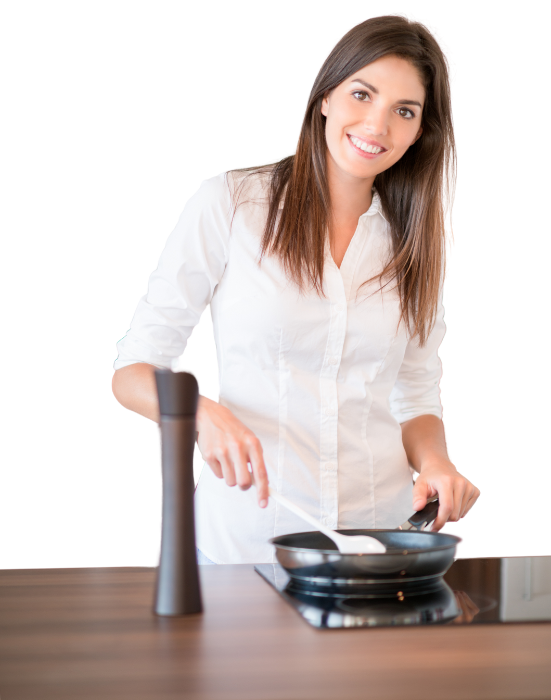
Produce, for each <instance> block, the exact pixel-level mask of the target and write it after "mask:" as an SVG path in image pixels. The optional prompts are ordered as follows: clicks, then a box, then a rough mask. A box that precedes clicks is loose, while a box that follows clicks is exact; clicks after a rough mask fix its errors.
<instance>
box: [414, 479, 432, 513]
mask: <svg viewBox="0 0 551 700" xmlns="http://www.w3.org/2000/svg"><path fill="white" fill-rule="evenodd" d="M428 497H429V485H428V484H427V483H426V482H425V480H424V479H421V477H418V479H417V481H416V482H415V485H414V487H413V508H414V509H415V510H423V508H424V507H425V506H426V505H427V498H428Z"/></svg>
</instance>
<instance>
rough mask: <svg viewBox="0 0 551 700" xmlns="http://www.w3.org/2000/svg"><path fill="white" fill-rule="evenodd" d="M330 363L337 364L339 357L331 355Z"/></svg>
mask: <svg viewBox="0 0 551 700" xmlns="http://www.w3.org/2000/svg"><path fill="white" fill-rule="evenodd" d="M328 362H329V364H330V365H336V364H337V358H336V357H330V358H329V360H328Z"/></svg>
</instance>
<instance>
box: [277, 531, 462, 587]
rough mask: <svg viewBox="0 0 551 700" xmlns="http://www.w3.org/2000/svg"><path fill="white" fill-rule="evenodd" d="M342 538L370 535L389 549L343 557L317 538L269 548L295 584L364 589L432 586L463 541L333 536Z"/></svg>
mask: <svg viewBox="0 0 551 700" xmlns="http://www.w3.org/2000/svg"><path fill="white" fill-rule="evenodd" d="M337 532H340V533H342V534H344V535H368V536H370V537H375V538H376V539H378V540H379V541H381V542H382V543H383V544H384V545H385V546H386V548H387V551H386V552H385V553H384V554H341V553H340V552H339V550H338V549H337V546H336V545H335V544H334V543H333V542H332V541H331V540H330V539H329V538H328V537H326V536H325V535H323V534H322V533H321V532H298V533H293V534H290V535H280V536H279V537H274V538H272V539H271V540H270V542H271V543H272V544H273V545H274V547H275V549H276V557H277V560H278V562H279V563H280V564H281V566H282V567H283V568H284V569H285V570H286V571H287V573H288V574H289V575H290V576H291V577H292V578H293V579H296V580H297V581H301V582H303V583H306V584H314V585H315V584H318V585H324V586H326V585H355V584H358V585H365V584H369V583H377V584H381V583H385V582H388V583H390V582H393V583H396V582H397V581H400V580H401V581H404V583H405V584H407V583H408V582H410V583H412V582H420V581H422V580H427V581H430V580H431V579H434V578H436V577H439V576H443V575H444V574H445V573H446V571H447V570H448V569H449V568H450V566H451V565H452V563H453V560H454V555H455V548H456V546H457V544H458V543H459V542H461V539H460V538H459V537H456V536H455V535H446V534H443V533H439V532H420V531H417V530H337Z"/></svg>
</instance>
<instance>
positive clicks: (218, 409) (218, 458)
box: [197, 396, 268, 508]
mask: <svg viewBox="0 0 551 700" xmlns="http://www.w3.org/2000/svg"><path fill="white" fill-rule="evenodd" d="M197 431H198V433H199V434H198V436H197V444H198V446H199V450H200V452H201V454H202V456H203V459H204V460H205V462H206V463H207V464H208V465H209V467H210V468H211V469H212V471H213V472H214V473H215V474H216V476H217V477H218V478H219V479H225V481H226V484H227V485H228V486H235V485H236V484H237V485H238V486H239V488H240V489H243V491H246V490H247V489H249V488H250V487H251V485H252V479H251V474H250V472H249V469H248V466H247V464H248V463H250V464H251V467H252V470H253V474H254V481H255V485H256V490H257V496H258V505H259V506H260V507H261V508H265V507H266V506H267V505H268V474H267V473H266V465H265V464H264V457H263V453H262V445H261V444H260V440H259V439H258V438H257V437H256V435H255V434H254V433H253V432H252V431H251V430H249V429H248V428H247V427H246V426H244V425H243V423H242V422H241V421H240V420H238V419H237V418H236V417H235V416H234V415H233V413H232V412H231V411H230V410H229V409H227V408H226V407H225V406H221V405H220V404H219V403H216V401H211V400H210V399H207V398H206V397H204V396H199V406H198V408H197Z"/></svg>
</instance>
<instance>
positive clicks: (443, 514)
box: [431, 483, 453, 532]
mask: <svg viewBox="0 0 551 700" xmlns="http://www.w3.org/2000/svg"><path fill="white" fill-rule="evenodd" d="M438 501H439V503H440V505H439V506H438V515H437V516H436V520H435V521H434V522H433V524H432V527H431V531H432V532H438V530H441V529H442V528H443V527H444V525H445V524H446V523H447V522H448V520H449V517H450V515H451V513H452V511H453V489H452V486H451V483H450V484H447V483H444V484H442V485H441V486H439V487H438Z"/></svg>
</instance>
